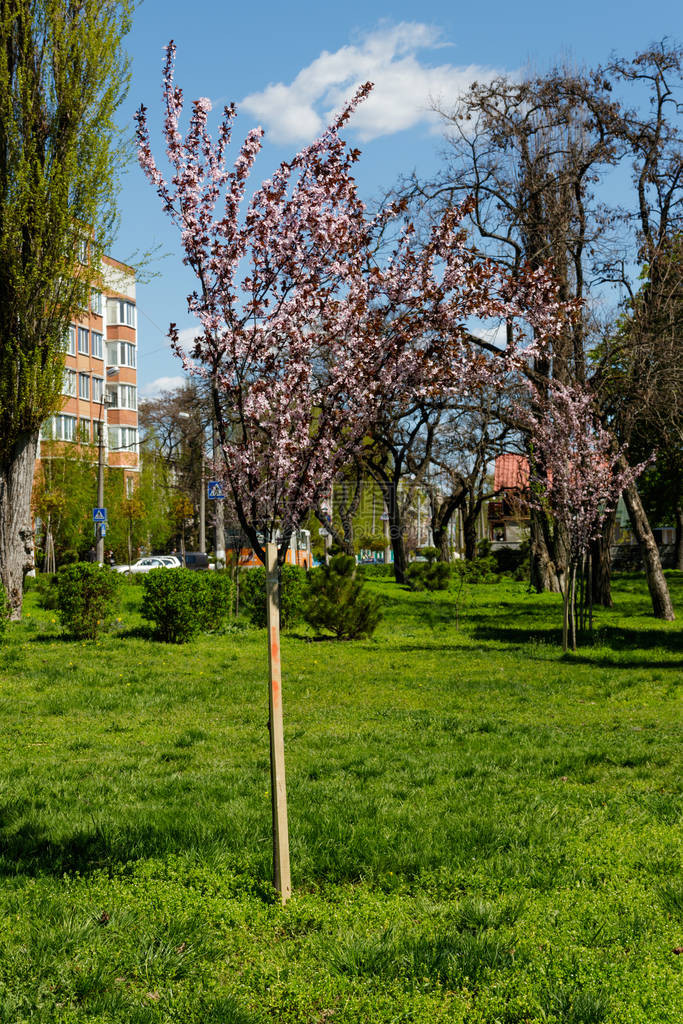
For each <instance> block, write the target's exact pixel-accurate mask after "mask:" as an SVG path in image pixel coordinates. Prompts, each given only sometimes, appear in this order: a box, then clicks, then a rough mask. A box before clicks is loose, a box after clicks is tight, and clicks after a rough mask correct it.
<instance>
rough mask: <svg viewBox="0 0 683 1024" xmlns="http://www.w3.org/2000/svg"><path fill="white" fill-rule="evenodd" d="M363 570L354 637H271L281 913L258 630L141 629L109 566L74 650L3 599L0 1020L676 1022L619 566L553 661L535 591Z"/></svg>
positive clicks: (643, 702)
mask: <svg viewBox="0 0 683 1024" xmlns="http://www.w3.org/2000/svg"><path fill="white" fill-rule="evenodd" d="M670 583H671V586H672V591H673V596H674V600H675V601H677V603H678V608H679V612H680V613H683V578H682V577H681V574H672V575H671V577H670ZM371 586H372V588H373V589H374V590H375V591H376V592H378V593H379V594H381V596H382V600H383V603H384V620H383V623H382V625H381V626H380V628H379V630H378V632H377V634H376V637H375V638H374V639H373V640H370V641H361V642H352V643H336V642H323V643H315V642H311V641H310V640H309V639H308V638H306V637H304V636H297V635H289V636H287V635H285V636H284V637H283V642H282V656H283V692H284V708H285V742H286V755H287V773H288V798H289V816H290V832H291V850H292V875H293V885H294V895H293V898H292V899H291V901H290V903H289V904H288V905H287V907H286V908H285V909H284V910H283V909H282V908H281V907H279V906H278V904H277V901H276V900H275V899H274V898H273V893H272V890H271V886H270V872H271V865H270V857H271V845H270V843H271V841H270V802H269V765H268V732H267V690H266V671H267V670H266V649H265V633H264V632H260V631H258V630H255V629H252V628H245V627H243V626H241V625H240V626H234V625H233V626H231V627H230V628H229V629H227V630H226V631H225V632H224V633H223V634H222V635H220V636H204V637H201V638H200V639H198V640H197V641H195V642H193V643H192V644H190V645H187V646H186V647H172V646H168V645H164V644H160V643H157V642H155V641H153V640H150V639H148V638H147V637H146V636H145V633H144V630H143V629H142V628H141V621H140V619H139V615H138V610H137V609H138V604H139V598H140V590H139V588H138V587H134V586H130V587H127V588H126V596H125V604H124V607H123V608H122V611H121V622H120V623H119V624H118V633H117V635H111V636H107V637H106V638H104V639H102V640H101V641H99V642H85V643H81V642H75V641H70V640H67V639H64V638H63V637H62V635H61V632H60V628H59V625H58V623H57V622H56V621H55V618H56V616H55V615H54V613H51V612H47V611H44V610H41V609H40V608H39V607H38V605H37V603H36V595H35V593H34V592H31V593H29V594H28V595H27V598H26V602H25V618H24V620H23V622H22V623H21V624H18V625H16V626H12V627H11V628H10V630H9V633H8V636H7V639H6V640H5V642H4V644H3V645H2V646H0V919H1V920H2V928H1V929H0V1022H1V1024H22V1022H24V1021H31V1022H40V1024H43V1022H45V1024H47V1022H50V1024H52V1022H55V1024H57V1022H63V1024H80V1022H85V1021H88V1022H102V1024H104V1022H107V1024H113V1022H117V1024H156V1022H177V1024H260V1022H267V1021H282V1022H302V1024H303V1022H306V1024H309V1022H310V1024H351V1022H372V1024H390V1022H391V1024H398V1022H408V1021H411V1022H415V1024H432V1022H437V1021H439V1022H440V1021H453V1022H462V1024H465V1022H467V1024H478V1022H479V1024H497V1022H500V1024H522V1022H528V1024H532V1022H533V1024H540V1022H545V1024H553V1022H555V1024H603V1022H604V1024H660V1022H662V1024H663V1022H667V1024H680V1021H681V1020H682V1019H683V978H682V973H683V955H679V953H677V952H676V951H677V950H680V948H681V947H683V874H682V873H681V830H680V823H681V801H680V789H681V758H680V754H681V718H682V716H681V704H680V691H677V687H679V686H680V683H681V678H682V677H683V631H682V629H681V626H680V624H679V623H672V624H666V623H660V622H655V621H654V620H653V619H652V618H651V617H650V615H649V614H648V600H647V594H646V591H645V588H644V585H643V583H642V580H641V579H640V578H639V577H637V576H623V577H621V578H620V579H619V580H618V581H617V584H616V586H615V597H616V604H615V608H614V609H612V610H610V611H604V610H599V611H598V613H597V623H596V634H595V637H594V640H593V642H592V643H591V644H590V645H586V646H584V647H582V648H581V649H580V650H579V651H578V652H577V653H576V654H568V655H563V654H562V652H561V650H560V649H559V647H558V640H559V635H560V629H559V627H560V625H561V606H560V600H559V598H557V597H553V596H552V595H542V596H538V595H532V594H528V593H527V592H526V590H525V587H524V585H523V584H521V583H515V582H512V581H510V582H507V583H499V584H495V585H481V586H470V587H469V589H468V590H467V591H466V592H465V593H464V594H463V595H460V597H457V596H456V595H455V593H446V594H438V595H430V594H410V593H408V592H406V591H404V590H403V589H401V588H399V587H397V586H396V585H395V584H394V583H393V582H388V581H387V582H373V583H372V584H371ZM301 632H303V631H301Z"/></svg>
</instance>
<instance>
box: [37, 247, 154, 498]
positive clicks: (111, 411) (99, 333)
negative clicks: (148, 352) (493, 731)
mask: <svg viewBox="0 0 683 1024" xmlns="http://www.w3.org/2000/svg"><path fill="white" fill-rule="evenodd" d="M137 362H138V360H137V310H136V305H135V271H134V270H133V269H132V268H131V267H129V266H127V265H126V264H125V263H120V262H119V261H118V260H115V259H112V258H111V257H109V256H105V257H104V258H103V265H102V279H101V285H100V287H99V288H93V289H92V292H91V298H90V308H89V309H88V310H83V311H82V314H81V315H80V316H79V317H78V319H77V320H75V321H74V323H72V324H71V326H70V327H69V335H68V339H67V349H66V365H65V369H64V391H63V395H64V400H63V404H62V408H61V409H60V411H59V412H58V413H56V414H55V415H54V416H51V417H50V418H49V419H48V420H46V421H45V423H44V424H43V428H42V430H41V439H43V440H45V439H48V438H49V439H51V440H55V441H63V442H65V443H74V444H75V443H78V442H82V443H85V444H93V445H97V444H98V442H99V436H100V433H99V432H100V429H101V427H102V425H103V424H104V425H105V426H106V429H105V430H104V444H105V453H106V464H107V465H108V466H110V467H112V468H121V469H123V471H124V478H125V480H126V491H127V493H128V494H131V493H132V491H133V489H134V487H135V479H136V476H137V473H138V472H139V453H138V413H137V406H138V400H137ZM60 447H61V446H60ZM43 457H45V454H44V453H43ZM40 460H41V451H40V447H39V450H38V462H37V464H36V473H40Z"/></svg>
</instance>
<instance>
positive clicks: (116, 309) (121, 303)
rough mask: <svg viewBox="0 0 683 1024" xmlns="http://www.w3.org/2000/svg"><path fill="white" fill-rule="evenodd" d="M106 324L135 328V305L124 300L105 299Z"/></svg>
mask: <svg viewBox="0 0 683 1024" xmlns="http://www.w3.org/2000/svg"><path fill="white" fill-rule="evenodd" d="M107 323H108V324H124V326H126V327H135V325H136V316H135V303H133V302H126V300H125V299H107Z"/></svg>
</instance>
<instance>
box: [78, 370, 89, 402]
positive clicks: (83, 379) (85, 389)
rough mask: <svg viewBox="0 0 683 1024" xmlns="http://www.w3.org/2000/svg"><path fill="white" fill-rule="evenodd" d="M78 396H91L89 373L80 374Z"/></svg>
mask: <svg viewBox="0 0 683 1024" xmlns="http://www.w3.org/2000/svg"><path fill="white" fill-rule="evenodd" d="M78 397H79V398H90V376H89V375H88V374H87V373H79V375H78Z"/></svg>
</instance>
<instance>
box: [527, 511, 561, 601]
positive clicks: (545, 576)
mask: <svg viewBox="0 0 683 1024" xmlns="http://www.w3.org/2000/svg"><path fill="white" fill-rule="evenodd" d="M530 515H531V522H530V530H531V534H530V559H531V586H532V587H533V588H534V589H535V590H536V592H537V593H539V594H543V593H545V591H550V592H551V593H553V594H559V593H560V592H561V587H560V581H559V579H558V575H557V571H556V568H555V563H554V562H553V560H552V558H551V556H550V552H549V550H548V542H547V538H546V531H545V530H544V524H543V522H542V516H541V514H540V513H539V512H538V511H537V510H536V509H533V508H532V509H531V510H530Z"/></svg>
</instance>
